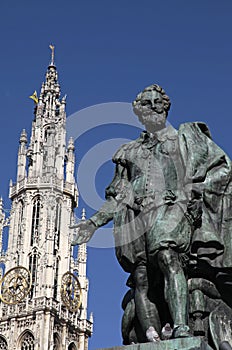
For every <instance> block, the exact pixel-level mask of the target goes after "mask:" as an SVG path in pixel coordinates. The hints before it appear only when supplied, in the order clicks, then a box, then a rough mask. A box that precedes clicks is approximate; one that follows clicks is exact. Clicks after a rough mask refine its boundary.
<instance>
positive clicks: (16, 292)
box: [0, 266, 32, 304]
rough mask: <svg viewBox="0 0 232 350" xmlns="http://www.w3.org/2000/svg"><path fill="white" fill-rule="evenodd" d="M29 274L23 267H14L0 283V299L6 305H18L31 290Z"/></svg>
mask: <svg viewBox="0 0 232 350" xmlns="http://www.w3.org/2000/svg"><path fill="white" fill-rule="evenodd" d="M31 283H32V279H31V274H30V272H29V271H28V269H26V268H25V267H23V266H16V267H14V268H12V269H10V270H9V271H7V273H6V274H5V275H4V276H3V278H2V279H1V281H0V299H1V300H2V301H3V302H4V303H6V304H18V303H20V302H21V301H22V300H23V299H25V298H26V296H27V295H28V293H29V292H30V289H31Z"/></svg>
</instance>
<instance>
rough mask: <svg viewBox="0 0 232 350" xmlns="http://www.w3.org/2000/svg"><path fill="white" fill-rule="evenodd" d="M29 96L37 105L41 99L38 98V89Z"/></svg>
mask: <svg viewBox="0 0 232 350" xmlns="http://www.w3.org/2000/svg"><path fill="white" fill-rule="evenodd" d="M29 98H31V99H32V100H33V101H34V102H35V104H36V105H37V104H38V102H39V99H38V96H37V92H36V90H35V91H34V93H33V94H32V95H31V96H29Z"/></svg>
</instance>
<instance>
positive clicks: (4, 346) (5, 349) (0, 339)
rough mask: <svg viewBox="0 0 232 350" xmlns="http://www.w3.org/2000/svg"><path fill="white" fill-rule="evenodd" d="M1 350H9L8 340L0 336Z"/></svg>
mask: <svg viewBox="0 0 232 350" xmlns="http://www.w3.org/2000/svg"><path fill="white" fill-rule="evenodd" d="M0 350H8V346H7V342H6V340H5V339H4V338H3V337H1V336H0Z"/></svg>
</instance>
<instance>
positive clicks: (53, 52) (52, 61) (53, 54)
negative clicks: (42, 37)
mask: <svg viewBox="0 0 232 350" xmlns="http://www.w3.org/2000/svg"><path fill="white" fill-rule="evenodd" d="M49 47H50V49H51V50H52V59H51V65H54V60H55V46H54V45H52V44H51V45H49Z"/></svg>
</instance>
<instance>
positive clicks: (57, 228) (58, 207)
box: [53, 203, 61, 255]
mask: <svg viewBox="0 0 232 350" xmlns="http://www.w3.org/2000/svg"><path fill="white" fill-rule="evenodd" d="M60 224H61V203H57V204H56V220H55V235H54V251H53V254H54V255H55V253H56V251H57V250H58V249H59V247H60Z"/></svg>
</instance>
